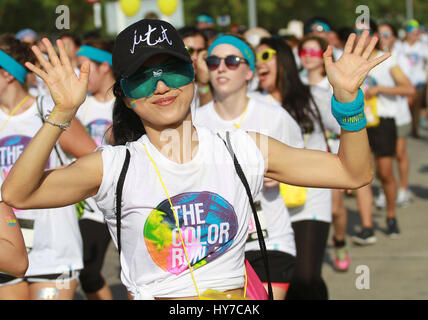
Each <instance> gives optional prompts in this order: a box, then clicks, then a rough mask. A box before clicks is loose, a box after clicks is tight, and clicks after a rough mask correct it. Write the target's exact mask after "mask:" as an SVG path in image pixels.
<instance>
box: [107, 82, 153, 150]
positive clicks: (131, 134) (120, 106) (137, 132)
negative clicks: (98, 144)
mask: <svg viewBox="0 0 428 320" xmlns="http://www.w3.org/2000/svg"><path fill="white" fill-rule="evenodd" d="M119 81H120V79H116V83H115V84H114V86H113V93H114V96H115V97H116V100H115V102H114V106H113V124H112V132H113V140H114V145H125V144H126V143H127V142H131V141H136V140H138V139H139V138H140V137H141V136H143V135H144V134H146V130H145V129H144V125H143V123H142V122H141V119H140V117H139V116H138V115H137V114H136V113H135V112H134V111H133V110H132V109H130V108H129V107H128V106H127V105H126V104H125V102H124V101H123V98H124V94H123V92H122V88H121V87H120V82H119Z"/></svg>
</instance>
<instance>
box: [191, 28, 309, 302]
mask: <svg viewBox="0 0 428 320" xmlns="http://www.w3.org/2000/svg"><path fill="white" fill-rule="evenodd" d="M244 48H245V49H250V44H248V43H246V42H245V41H244V39H243V38H241V37H240V36H238V35H234V34H225V35H223V36H222V37H219V38H218V39H217V40H216V41H215V42H214V43H213V44H212V45H211V47H210V48H209V56H208V58H207V60H206V61H207V65H208V69H209V70H210V73H209V76H210V84H211V86H212V88H213V94H214V101H212V102H210V103H208V104H206V105H204V106H201V107H200V108H197V109H196V112H195V114H194V116H193V120H194V122H195V124H196V125H200V126H205V127H208V128H211V129H212V130H214V131H221V130H226V129H227V130H236V129H239V128H241V129H244V130H246V131H254V132H258V133H261V134H264V135H267V136H269V137H272V138H275V139H276V140H278V141H280V142H282V143H285V144H287V145H290V146H292V147H299V148H301V147H303V139H302V136H301V134H300V129H299V126H298V125H297V123H296V122H295V121H294V120H293V118H292V117H291V116H290V115H289V114H288V113H287V112H286V111H285V110H284V109H283V108H282V107H280V106H278V105H270V104H267V103H266V102H264V101H263V100H258V99H255V98H249V97H248V94H247V84H248V82H250V81H251V79H252V78H253V76H254V74H255V72H256V59H255V55H254V53H253V52H252V50H250V51H245V49H244ZM247 52H249V54H248V53H247ZM218 58H220V59H224V60H218ZM232 59H235V61H237V60H238V59H239V61H240V63H239V64H237V65H236V64H230V61H233V60H232ZM243 59H245V61H251V63H249V62H245V63H244V62H243ZM223 61H224V62H223ZM216 62H220V63H219V64H217V63H216ZM255 200H256V205H258V206H259V207H260V210H258V216H259V220H260V221H262V225H263V226H262V229H263V232H264V233H265V237H264V238H265V242H266V247H267V249H268V252H267V253H268V258H269V267H270V269H271V270H270V273H271V281H272V283H273V284H272V285H273V288H272V289H273V294H274V299H275V300H284V298H285V294H286V290H287V288H288V285H289V282H290V280H291V275H292V274H293V266H294V260H295V258H294V257H295V255H296V246H295V243H294V233H293V229H292V228H291V221H290V216H289V214H288V210H287V207H286V206H285V204H284V201H283V199H282V197H281V195H280V193H279V184H278V183H277V182H276V181H272V180H268V179H266V181H265V184H264V187H263V190H262V192H261V194H259V195H257V198H256V199H255ZM246 258H247V259H248V261H249V262H250V264H252V266H253V268H254V270H255V271H256V273H257V274H258V276H259V277H260V278H261V281H262V282H264V283H265V285H267V279H266V275H265V272H264V265H263V263H262V259H261V253H260V249H259V243H258V241H257V232H256V230H255V223H254V218H252V219H251V223H250V230H249V236H248V239H247V244H246Z"/></svg>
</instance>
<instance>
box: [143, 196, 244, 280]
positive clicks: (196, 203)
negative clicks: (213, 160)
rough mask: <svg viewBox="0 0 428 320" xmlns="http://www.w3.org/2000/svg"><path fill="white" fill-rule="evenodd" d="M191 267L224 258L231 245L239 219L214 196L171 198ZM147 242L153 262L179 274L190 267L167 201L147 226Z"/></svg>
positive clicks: (155, 212)
mask: <svg viewBox="0 0 428 320" xmlns="http://www.w3.org/2000/svg"><path fill="white" fill-rule="evenodd" d="M171 202H172V204H173V207H174V210H175V212H176V214H177V216H178V220H179V224H180V230H181V235H182V237H183V241H184V243H185V246H186V251H187V254H188V258H189V261H190V264H191V265H192V266H193V267H195V268H197V267H200V266H202V265H204V264H206V263H208V262H210V261H211V260H213V259H215V258H217V257H218V256H220V255H222V254H223V253H224V252H226V251H227V250H228V248H229V247H230V246H231V245H232V243H233V240H234V238H235V236H236V233H237V231H238V219H237V217H236V213H235V210H234V209H233V207H232V205H231V204H230V203H229V202H227V201H226V200H225V199H224V198H222V197H221V196H219V195H218V194H216V193H212V192H207V191H203V192H188V193H182V194H179V195H176V196H174V197H172V198H171ZM144 239H145V242H146V246H147V248H148V251H149V253H150V256H151V257H152V259H153V261H154V262H155V263H156V264H157V265H158V266H159V267H160V268H162V269H163V270H165V271H168V272H170V273H173V274H180V273H181V272H183V271H184V270H186V269H187V268H188V263H187V260H186V256H185V253H184V250H183V246H182V242H181V239H180V234H179V230H178V228H177V225H176V221H175V218H174V214H173V212H172V210H171V209H170V204H169V201H168V199H166V200H164V201H162V203H160V204H159V205H158V206H157V207H156V209H154V210H153V211H152V212H151V213H150V215H149V217H148V218H147V221H146V223H145V226H144Z"/></svg>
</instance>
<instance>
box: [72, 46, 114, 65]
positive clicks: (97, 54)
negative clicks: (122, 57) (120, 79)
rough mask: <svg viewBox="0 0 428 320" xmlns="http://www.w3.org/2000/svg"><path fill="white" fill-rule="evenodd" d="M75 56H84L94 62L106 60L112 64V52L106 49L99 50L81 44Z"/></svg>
mask: <svg viewBox="0 0 428 320" xmlns="http://www.w3.org/2000/svg"><path fill="white" fill-rule="evenodd" d="M76 56H84V57H87V58H89V59H91V60H94V61H96V62H101V63H103V62H107V63H108V64H109V65H110V66H112V54H111V53H110V52H108V51H105V50H101V49H98V48H95V47H91V46H81V47H80V49H79V51H77V54H76Z"/></svg>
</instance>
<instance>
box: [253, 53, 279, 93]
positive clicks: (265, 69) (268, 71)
mask: <svg viewBox="0 0 428 320" xmlns="http://www.w3.org/2000/svg"><path fill="white" fill-rule="evenodd" d="M268 49H271V48H270V47H269V46H267V45H265V44H262V45H260V46H259V47H258V48H257V50H256V55H259V54H260V53H262V52H263V51H265V50H268ZM277 73H278V67H277V61H276V54H273V55H272V58H271V59H270V60H269V61H267V62H262V61H257V76H258V78H259V83H260V86H261V87H262V88H263V89H264V90H266V91H268V92H272V91H274V90H275V87H276V78H277Z"/></svg>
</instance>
